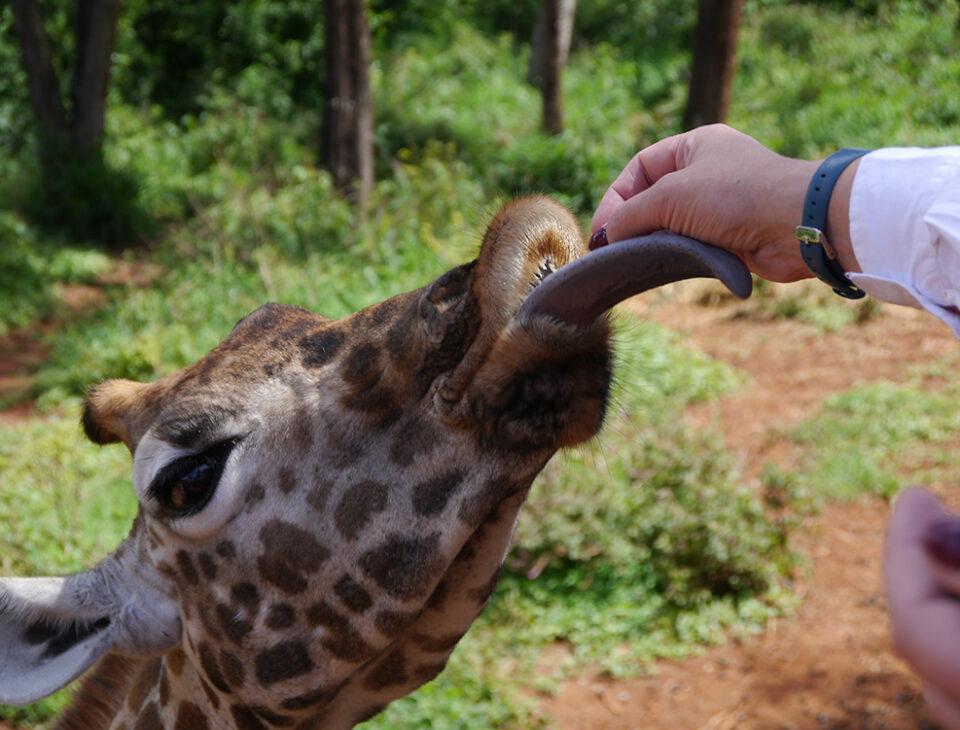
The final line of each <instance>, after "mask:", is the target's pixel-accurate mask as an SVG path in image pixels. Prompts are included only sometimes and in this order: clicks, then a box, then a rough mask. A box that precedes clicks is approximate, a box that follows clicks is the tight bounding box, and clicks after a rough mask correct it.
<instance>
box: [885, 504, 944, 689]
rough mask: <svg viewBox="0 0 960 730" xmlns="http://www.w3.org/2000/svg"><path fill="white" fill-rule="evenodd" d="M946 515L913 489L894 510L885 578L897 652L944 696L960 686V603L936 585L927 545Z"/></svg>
mask: <svg viewBox="0 0 960 730" xmlns="http://www.w3.org/2000/svg"><path fill="white" fill-rule="evenodd" d="M945 517H946V513H945V512H944V511H943V509H942V508H941V507H940V504H939V503H938V502H937V500H936V499H935V498H934V497H933V496H932V495H930V494H929V493H927V492H925V491H923V490H919V489H912V490H909V491H907V492H904V493H903V494H902V495H900V497H899V498H898V499H897V502H896V504H895V505H894V511H893V515H892V517H891V518H890V526H889V529H888V531H887V545H886V557H885V563H884V573H885V578H886V584H887V596H888V601H889V606H890V620H891V623H892V625H893V638H894V643H895V644H896V647H897V650H898V652H899V653H900V654H901V655H903V657H904V658H905V659H906V660H907V661H909V662H910V663H911V664H912V665H913V666H914V668H915V669H916V670H917V672H918V673H919V674H920V675H921V676H922V677H924V678H925V679H926V680H927V681H928V682H930V683H931V684H933V685H935V686H936V687H938V688H939V689H940V690H941V691H946V692H948V693H949V691H950V688H952V687H960V602H958V601H957V600H956V599H954V598H953V597H951V596H949V595H947V594H945V593H944V592H943V591H942V590H941V589H940V587H939V586H938V584H937V581H936V578H935V576H934V574H933V572H932V570H931V561H930V560H929V558H928V557H927V554H926V549H925V547H924V544H923V536H924V534H925V532H926V530H927V529H928V528H929V527H930V526H931V525H933V524H935V523H937V522H938V521H941V520H943V519H944V518H945Z"/></svg>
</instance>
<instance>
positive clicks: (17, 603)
mask: <svg viewBox="0 0 960 730" xmlns="http://www.w3.org/2000/svg"><path fill="white" fill-rule="evenodd" d="M73 577H75V576H71V578H73ZM71 578H2V579H0V703H3V704H9V705H23V704H27V703H29V702H36V701H37V700H39V699H41V698H43V697H46V696H47V695H49V694H52V693H53V692H56V691H57V690H58V689H60V688H61V687H63V686H65V685H66V684H69V683H70V682H72V681H73V680H74V679H76V678H77V677H78V676H80V674H81V673H83V672H84V670H86V669H87V668H88V667H89V666H90V665H91V664H93V663H94V662H95V661H96V660H97V659H99V658H100V657H101V656H102V655H103V654H104V653H105V652H106V651H108V650H109V649H110V648H111V647H112V645H113V643H114V638H115V634H116V628H115V621H114V618H115V617H114V616H112V615H111V614H110V613H109V612H106V611H104V610H103V608H104V607H102V606H90V605H82V604H83V602H82V601H81V600H80V599H79V597H78V596H77V595H76V592H75V591H74V590H73V588H74V586H71V585H70V583H71ZM101 600H102V599H101ZM98 609H99V610H98Z"/></svg>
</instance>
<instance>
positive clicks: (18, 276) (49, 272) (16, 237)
mask: <svg viewBox="0 0 960 730" xmlns="http://www.w3.org/2000/svg"><path fill="white" fill-rule="evenodd" d="M108 266H109V260H108V259H107V257H106V256H104V255H103V254H101V253H97V252H95V251H89V250H87V249H84V248H77V247H75V246H71V245H69V244H68V243H66V242H64V241H62V240H61V239H58V238H50V237H47V236H41V235H38V232H37V231H36V230H35V229H33V228H31V227H30V226H28V225H26V224H25V223H24V222H23V221H22V220H20V219H19V218H18V217H17V216H15V215H13V214H12V213H9V212H7V211H3V210H0V335H3V334H6V333H7V332H8V331H9V330H10V329H13V328H26V327H29V326H31V325H34V324H35V323H36V322H38V321H39V320H44V319H48V318H50V317H53V316H56V317H58V318H69V317H68V313H67V312H66V311H65V310H64V308H63V307H62V306H61V304H60V298H59V297H58V296H57V289H58V287H59V286H60V285H63V284H90V283H92V282H93V281H94V280H95V278H96V277H97V275H98V274H101V273H102V272H103V271H105V270H106V268H107V267H108Z"/></svg>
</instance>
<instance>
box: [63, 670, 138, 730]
mask: <svg viewBox="0 0 960 730" xmlns="http://www.w3.org/2000/svg"><path fill="white" fill-rule="evenodd" d="M149 661H150V660H144V659H140V660H137V659H130V658H129V657H125V656H120V655H119V654H108V655H107V656H106V657H104V658H103V659H102V660H100V662H99V663H98V664H97V666H96V668H95V669H94V670H93V671H92V672H90V673H89V674H88V675H87V676H86V677H85V678H84V679H83V681H82V682H81V683H80V690H79V691H78V692H77V696H76V698H75V699H74V701H73V704H71V705H70V707H68V708H67V709H66V710H65V711H64V712H63V714H61V716H60V717H59V719H58V720H57V724H56V725H55V726H54V730H107V728H109V727H110V726H111V724H112V723H113V720H114V718H116V716H117V715H118V714H119V713H120V711H121V710H122V709H123V707H124V702H125V700H126V698H127V696H128V695H129V693H130V687H131V685H132V684H133V681H134V678H135V677H136V675H137V673H138V671H139V670H140V668H141V666H142V665H144V664H147V663H148V662H149Z"/></svg>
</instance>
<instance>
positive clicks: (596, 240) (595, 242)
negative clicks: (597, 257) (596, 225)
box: [590, 226, 607, 251]
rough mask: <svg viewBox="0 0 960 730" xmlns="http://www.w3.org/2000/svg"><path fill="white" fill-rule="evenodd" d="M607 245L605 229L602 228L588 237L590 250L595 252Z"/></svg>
mask: <svg viewBox="0 0 960 730" xmlns="http://www.w3.org/2000/svg"><path fill="white" fill-rule="evenodd" d="M606 245H607V227H606V226H603V227H602V228H600V229H598V230H597V232H596V233H594V234H593V235H592V236H590V250H591V251H595V250H596V249H598V248H603V247H604V246H606Z"/></svg>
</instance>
